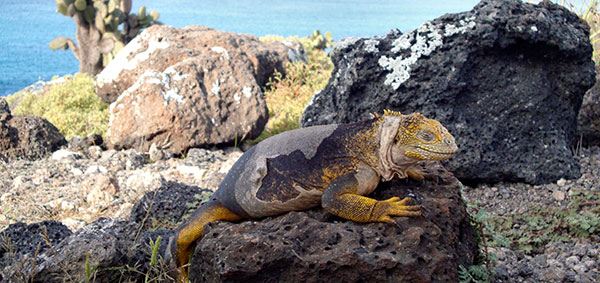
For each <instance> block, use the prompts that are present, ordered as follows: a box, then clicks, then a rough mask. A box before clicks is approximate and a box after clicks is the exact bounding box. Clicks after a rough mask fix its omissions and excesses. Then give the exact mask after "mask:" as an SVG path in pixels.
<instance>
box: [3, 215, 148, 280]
mask: <svg viewBox="0 0 600 283" xmlns="http://www.w3.org/2000/svg"><path fill="white" fill-rule="evenodd" d="M137 230H138V225H137V224H136V223H133V222H130V221H125V220H121V219H109V218H101V219H99V220H97V221H95V222H93V223H90V224H88V225H86V226H85V227H83V228H82V229H80V230H79V231H77V232H75V233H73V234H72V235H70V236H69V237H67V238H65V239H64V240H63V241H61V242H60V243H59V244H58V245H55V246H54V247H53V248H51V249H47V250H46V251H44V252H43V253H41V254H40V255H39V256H38V257H37V258H36V261H35V265H34V267H33V270H31V262H33V259H32V258H29V257H27V256H26V257H23V259H22V260H21V261H20V263H17V264H13V265H11V266H8V267H6V268H5V269H4V271H3V275H4V277H5V278H6V279H8V280H10V281H15V282H17V281H19V282H21V281H27V282H29V281H31V280H33V281H34V282H62V281H64V280H65V278H76V279H79V278H85V271H86V261H88V264H89V266H90V268H95V274H93V276H95V282H116V281H117V279H118V278H119V276H120V275H121V272H120V271H119V270H111V269H107V267H123V266H124V265H125V263H126V262H127V257H126V255H127V253H128V251H129V249H130V248H131V247H132V246H133V243H134V239H135V236H136V232H137Z"/></svg>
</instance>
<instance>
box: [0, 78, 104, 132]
mask: <svg viewBox="0 0 600 283" xmlns="http://www.w3.org/2000/svg"><path fill="white" fill-rule="evenodd" d="M59 79H60V80H62V82H60V81H59ZM6 100H7V101H8V103H9V104H10V105H11V112H12V113H13V114H29V115H36V116H42V117H44V118H46V119H48V121H50V123H52V124H54V126H56V127H57V128H58V130H59V131H60V132H61V133H62V134H63V135H64V136H65V137H66V138H67V139H69V138H71V137H73V136H82V137H85V136H87V135H89V134H92V133H97V134H101V135H104V134H105V133H106V130H107V129H108V118H109V116H110V114H109V111H108V105H106V103H104V102H102V101H101V100H100V98H98V96H97V95H96V94H95V92H94V81H93V79H92V78H90V77H88V76H87V75H85V74H75V75H74V76H70V75H67V76H64V77H61V78H54V79H53V83H51V84H50V88H49V90H48V91H46V92H45V93H43V94H41V95H38V94H34V93H33V92H31V91H26V90H23V91H20V92H17V93H15V94H13V95H11V96H7V97H6Z"/></svg>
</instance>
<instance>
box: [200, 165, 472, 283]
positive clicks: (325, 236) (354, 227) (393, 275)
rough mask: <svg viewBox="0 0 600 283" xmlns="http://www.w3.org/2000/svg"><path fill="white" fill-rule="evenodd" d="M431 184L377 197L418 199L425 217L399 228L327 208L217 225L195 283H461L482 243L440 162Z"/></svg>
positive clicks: (395, 186) (391, 187)
mask: <svg viewBox="0 0 600 283" xmlns="http://www.w3.org/2000/svg"><path fill="white" fill-rule="evenodd" d="M432 172H434V173H435V175H436V176H437V177H436V178H434V179H432V180H426V181H424V182H422V183H421V182H416V181H412V180H395V181H392V182H389V183H383V184H381V185H380V186H379V188H377V190H376V191H375V193H374V195H372V196H373V197H374V198H376V199H380V200H383V199H387V198H390V197H393V196H399V197H405V196H410V195H412V196H414V197H415V199H416V200H417V201H418V202H420V203H421V204H422V206H423V216H422V217H417V218H405V217H397V218H396V221H397V225H393V224H387V223H366V224H365V223H356V222H353V221H350V220H345V219H341V218H338V217H336V216H333V215H331V214H329V213H327V212H326V211H325V210H324V209H322V208H320V207H319V208H315V209H312V210H309V211H294V212H289V213H287V214H284V215H281V216H277V217H269V218H265V219H262V220H252V221H250V220H248V221H243V222H241V223H238V224H232V223H226V222H216V223H211V224H208V225H206V226H205V230H204V231H205V232H204V235H203V237H202V239H201V240H200V241H199V244H198V246H197V247H196V250H195V252H194V255H193V257H192V261H191V266H190V274H189V275H190V279H191V281H192V282H243V281H246V282H432V281H433V282H457V281H458V270H459V265H463V266H470V265H471V264H473V263H474V261H475V259H474V258H475V253H476V247H477V243H476V239H475V235H474V233H473V230H472V227H471V226H470V223H469V219H468V217H467V213H466V210H465V204H464V202H463V201H462V198H461V195H460V187H459V182H458V180H457V179H456V178H455V177H453V175H452V173H450V172H448V171H446V170H445V169H443V168H442V167H441V166H440V165H439V164H437V163H436V164H434V167H433V168H432Z"/></svg>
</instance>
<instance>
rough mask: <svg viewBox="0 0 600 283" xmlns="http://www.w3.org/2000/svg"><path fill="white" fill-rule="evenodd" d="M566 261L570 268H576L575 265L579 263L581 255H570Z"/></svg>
mask: <svg viewBox="0 0 600 283" xmlns="http://www.w3.org/2000/svg"><path fill="white" fill-rule="evenodd" d="M565 263H566V264H567V266H568V267H569V268H574V267H575V265H577V264H579V257H577V256H575V255H572V256H570V257H567V258H566V259H565Z"/></svg>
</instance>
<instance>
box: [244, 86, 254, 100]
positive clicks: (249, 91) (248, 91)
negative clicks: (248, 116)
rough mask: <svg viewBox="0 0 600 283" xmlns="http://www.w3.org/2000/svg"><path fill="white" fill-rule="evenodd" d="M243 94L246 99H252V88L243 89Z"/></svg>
mask: <svg viewBox="0 0 600 283" xmlns="http://www.w3.org/2000/svg"><path fill="white" fill-rule="evenodd" d="M242 94H244V96H245V97H246V98H250V97H251V96H252V87H249V86H245V87H244V88H242Z"/></svg>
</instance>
